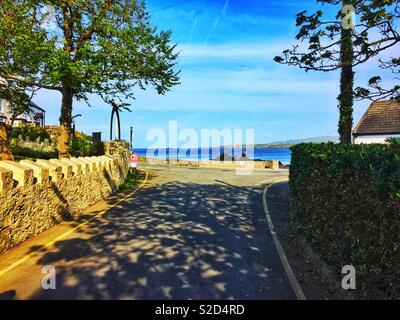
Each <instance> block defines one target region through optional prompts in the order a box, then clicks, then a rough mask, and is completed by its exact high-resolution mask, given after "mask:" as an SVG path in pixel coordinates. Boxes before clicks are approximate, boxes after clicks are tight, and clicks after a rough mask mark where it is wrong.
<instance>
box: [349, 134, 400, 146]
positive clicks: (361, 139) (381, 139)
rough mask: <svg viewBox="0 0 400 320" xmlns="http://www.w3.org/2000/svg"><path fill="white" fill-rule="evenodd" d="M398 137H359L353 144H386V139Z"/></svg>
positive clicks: (399, 136) (398, 135) (399, 135)
mask: <svg viewBox="0 0 400 320" xmlns="http://www.w3.org/2000/svg"><path fill="white" fill-rule="evenodd" d="M393 137H398V138H400V134H397V135H393V134H392V135H371V136H359V137H357V138H355V139H354V143H355V144H361V143H365V144H367V143H386V139H387V138H393Z"/></svg>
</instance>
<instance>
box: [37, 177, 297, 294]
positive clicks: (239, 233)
mask: <svg viewBox="0 0 400 320" xmlns="http://www.w3.org/2000/svg"><path fill="white" fill-rule="evenodd" d="M242 189H243V188H240V189H238V188H237V187H235V186H233V185H229V184H192V183H182V182H178V181H175V182H170V183H167V184H163V185H153V186H151V187H147V188H144V189H142V190H141V191H140V192H139V193H137V194H136V196H135V197H132V198H129V199H128V200H126V201H123V202H121V203H119V204H118V205H117V206H116V207H114V208H112V209H111V210H109V211H108V212H107V213H106V214H105V215H104V216H103V217H102V218H100V219H96V220H94V221H92V222H90V223H89V224H88V225H86V226H85V227H84V228H83V229H81V230H80V231H79V234H78V235H76V236H74V238H70V239H65V240H60V241H58V242H56V243H55V245H54V247H55V248H54V249H47V248H43V247H35V248H34V249H35V251H41V252H43V255H42V257H41V258H40V259H39V260H38V262H37V263H38V264H40V265H53V266H55V267H56V271H57V275H56V279H57V288H56V290H38V291H37V292H36V293H35V294H34V295H33V296H32V297H31V298H32V299H293V298H294V295H293V293H292V290H291V288H290V285H289V283H288V281H287V278H286V275H285V273H284V270H283V268H282V265H281V262H280V260H279V257H278V255H277V253H276V251H275V247H274V245H273V241H272V239H271V236H270V234H269V232H268V229H267V223H266V221H265V216H264V212H263V209H262V192H261V191H262V188H261V187H260V189H255V190H249V189H246V190H245V189H243V190H242Z"/></svg>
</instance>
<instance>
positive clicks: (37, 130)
mask: <svg viewBox="0 0 400 320" xmlns="http://www.w3.org/2000/svg"><path fill="white" fill-rule="evenodd" d="M10 138H15V139H17V138H22V140H26V139H27V138H29V140H31V141H35V140H37V139H40V140H41V141H44V140H45V139H49V140H50V135H49V133H48V132H47V131H46V130H45V129H43V128H41V127H37V126H35V125H25V126H20V127H13V128H12V129H11V133H10Z"/></svg>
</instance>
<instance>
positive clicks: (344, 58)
mask: <svg viewBox="0 0 400 320" xmlns="http://www.w3.org/2000/svg"><path fill="white" fill-rule="evenodd" d="M348 4H351V1H349V0H344V1H343V5H348ZM340 46H341V47H340V60H341V65H342V70H341V75H340V94H339V97H338V100H339V113H340V115H339V136H340V142H341V143H346V144H348V143H351V141H352V139H351V135H352V129H353V98H354V93H353V86H354V72H353V63H354V48H353V41H352V30H351V29H345V28H343V27H342V31H341V44H340Z"/></svg>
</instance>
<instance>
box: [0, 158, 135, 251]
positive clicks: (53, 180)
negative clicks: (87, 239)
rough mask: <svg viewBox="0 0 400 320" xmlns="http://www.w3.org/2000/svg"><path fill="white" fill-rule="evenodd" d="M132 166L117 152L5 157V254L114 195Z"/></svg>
mask: <svg viewBox="0 0 400 320" xmlns="http://www.w3.org/2000/svg"><path fill="white" fill-rule="evenodd" d="M128 170H129V163H128V159H127V158H126V157H112V156H100V157H82V158H71V159H62V160H58V159H51V160H49V161H48V160H37V161H30V160H22V161H20V162H13V161H0V253H1V252H4V251H6V250H7V249H9V248H11V247H13V246H15V245H17V244H19V243H21V242H22V241H24V240H26V239H28V238H30V237H33V236H34V235H37V234H39V233H40V232H43V231H45V230H47V229H49V228H50V227H52V226H54V225H55V224H57V223H59V222H61V221H62V220H67V219H70V218H72V217H74V216H77V215H79V213H80V212H82V210H84V209H86V208H87V207H89V206H90V205H92V204H94V203H95V202H96V201H98V200H101V199H103V198H105V197H107V196H109V195H110V194H112V193H113V192H115V191H116V190H117V188H118V186H119V185H120V184H121V183H123V181H124V180H125V178H126V176H127V174H128Z"/></svg>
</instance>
